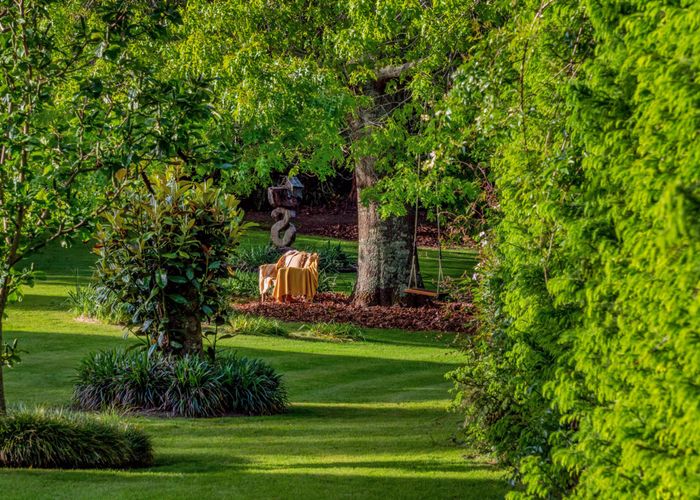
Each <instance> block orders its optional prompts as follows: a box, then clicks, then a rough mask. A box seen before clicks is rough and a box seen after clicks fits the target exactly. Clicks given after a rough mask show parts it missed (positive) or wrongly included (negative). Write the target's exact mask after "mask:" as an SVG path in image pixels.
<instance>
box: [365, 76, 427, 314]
mask: <svg viewBox="0 0 700 500" xmlns="http://www.w3.org/2000/svg"><path fill="white" fill-rule="evenodd" d="M385 84H386V82H385V81H383V82H379V81H378V82H376V83H375V84H374V85H370V86H368V87H366V88H365V89H364V93H365V95H367V96H371V97H372V99H373V101H374V102H373V106H372V108H369V109H362V110H360V111H359V113H358V117H357V119H355V120H352V122H351V128H352V137H353V140H354V141H360V140H362V139H363V138H364V137H365V136H366V135H367V134H371V131H372V128H374V127H377V126H378V125H379V124H381V123H382V121H383V120H384V118H385V117H386V116H387V115H388V114H389V113H390V112H391V111H392V110H393V109H396V107H397V106H399V105H400V100H398V101H397V100H396V96H391V95H388V94H387V93H386V92H385ZM378 179H379V176H378V173H377V171H376V159H375V158H373V157H371V156H365V157H362V158H359V159H358V160H357V163H356V165H355V187H356V189H357V228H358V258H357V282H356V284H355V290H354V292H353V303H354V304H355V305H358V306H363V307H365V306H374V305H382V306H386V305H393V304H396V303H397V302H398V300H399V298H400V297H401V292H402V290H403V289H405V288H406V287H407V286H408V284H409V283H408V282H409V276H410V274H411V258H412V256H413V253H414V251H415V248H414V244H413V220H412V218H411V217H410V216H405V217H389V218H386V219H382V218H381V217H380V216H379V204H378V203H377V202H376V201H368V202H367V203H366V204H365V203H363V200H362V193H363V192H364V191H365V190H366V189H368V188H371V187H373V186H374V185H375V184H376V183H377V181H378ZM415 266H416V273H417V274H418V280H419V283H420V274H419V272H418V267H417V266H418V259H417V258H416V259H415Z"/></svg>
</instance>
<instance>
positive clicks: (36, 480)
mask: <svg viewBox="0 0 700 500" xmlns="http://www.w3.org/2000/svg"><path fill="white" fill-rule="evenodd" d="M465 470H466V468H465ZM10 474H13V475H15V477H13V478H8V479H10V480H13V481H16V482H19V481H21V483H19V484H22V486H25V485H26V487H27V488H30V489H31V490H33V491H42V490H43V493H44V494H46V495H47V498H48V497H53V498H57V497H60V498H64V497H65V498H159V499H162V498H202V499H204V498H256V499H257V498H280V499H282V498H295V499H296V498H384V499H392V498H402V499H403V498H406V499H412V498H416V499H418V498H420V499H423V498H479V499H480V500H486V499H491V498H494V499H495V498H503V496H504V495H505V493H506V492H507V491H508V490H507V488H506V484H505V481H503V480H499V479H491V478H482V477H479V478H454V477H450V478H445V477H434V476H431V477H411V476H403V475H391V474H385V475H376V476H375V475H366V474H357V473H354V474H344V473H343V471H338V472H331V471H329V472H327V473H317V472H303V471H301V470H298V472H293V473H289V472H288V471H287V469H284V468H280V472H267V471H259V470H256V469H249V470H232V471H231V474H230V475H221V474H215V475H214V476H213V477H212V476H211V475H201V474H194V475H188V474H185V475H179V474H160V473H158V472H157V471H149V472H147V473H138V472H114V471H90V472H86V471H61V472H56V471H40V470H21V471H12V472H10ZM3 476H5V474H0V480H2V479H3ZM22 489H23V488H22ZM15 492H16V493H17V494H16V496H13V495H10V496H8V497H7V498H23V497H22V495H21V490H20V491H18V490H17V489H15Z"/></svg>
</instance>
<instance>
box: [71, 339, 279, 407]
mask: <svg viewBox="0 0 700 500" xmlns="http://www.w3.org/2000/svg"><path fill="white" fill-rule="evenodd" d="M73 401H74V404H75V405H76V406H77V407H78V408H80V409H83V410H104V409H108V408H114V409H119V410H125V411H140V412H159V413H161V412H162V413H167V414H170V415H174V416H184V417H212V416H219V415H225V414H230V413H242V414H246V415H269V414H272V413H279V412H282V411H284V410H285V408H286V405H287V403H286V402H287V392H286V389H285V387H284V384H283V383H282V377H281V376H280V375H278V374H277V373H276V372H275V371H274V370H273V369H272V368H271V367H269V366H268V365H266V364H265V363H264V362H262V361H260V360H248V359H247V358H237V357H235V356H230V355H224V356H218V357H217V359H216V360H212V359H210V358H204V357H200V356H190V355H186V356H182V357H170V356H165V355H161V354H160V353H154V354H153V355H151V356H149V355H148V354H147V353H144V352H138V351H135V350H131V351H124V350H113V351H102V352H98V353H95V354H93V355H91V356H89V357H87V358H85V359H84V360H83V361H82V362H81V364H80V367H79V368H78V373H77V377H76V385H75V388H74V393H73Z"/></svg>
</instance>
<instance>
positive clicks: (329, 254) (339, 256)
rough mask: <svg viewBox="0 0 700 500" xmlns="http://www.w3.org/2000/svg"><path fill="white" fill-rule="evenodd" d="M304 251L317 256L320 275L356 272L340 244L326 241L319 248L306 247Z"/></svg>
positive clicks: (353, 264)
mask: <svg viewBox="0 0 700 500" xmlns="http://www.w3.org/2000/svg"><path fill="white" fill-rule="evenodd" d="M304 251H306V252H312V253H317V254H318V269H319V271H320V272H322V273H328V274H337V273H345V272H352V271H355V270H356V267H355V263H354V262H353V260H352V259H351V258H350V256H349V255H348V253H347V252H346V251H345V250H344V249H343V247H342V246H341V244H340V243H333V242H331V241H326V243H325V244H324V245H322V246H320V247H308V248H304Z"/></svg>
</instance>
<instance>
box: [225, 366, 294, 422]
mask: <svg viewBox="0 0 700 500" xmlns="http://www.w3.org/2000/svg"><path fill="white" fill-rule="evenodd" d="M218 368H219V370H220V372H221V384H222V386H223V390H224V394H225V397H226V399H227V400H228V401H231V406H230V411H232V412H233V413H239V414H244V415H274V414H276V413H282V412H284V411H285V410H286V409H287V405H288V402H287V392H286V390H285V389H284V386H283V384H282V377H281V375H279V374H278V373H276V372H275V370H274V369H273V368H272V367H271V366H269V365H268V364H266V363H264V362H263V361H262V360H260V359H248V358H246V357H235V356H224V357H222V358H221V359H220V360H219V361H218Z"/></svg>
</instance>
